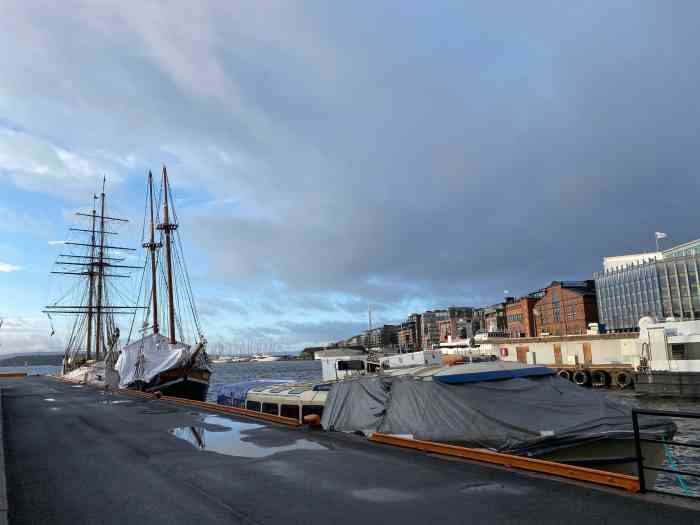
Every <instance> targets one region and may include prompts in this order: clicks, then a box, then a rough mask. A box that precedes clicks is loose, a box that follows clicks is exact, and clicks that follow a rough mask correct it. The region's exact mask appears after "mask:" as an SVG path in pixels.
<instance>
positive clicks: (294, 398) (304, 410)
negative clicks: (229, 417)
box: [245, 384, 328, 423]
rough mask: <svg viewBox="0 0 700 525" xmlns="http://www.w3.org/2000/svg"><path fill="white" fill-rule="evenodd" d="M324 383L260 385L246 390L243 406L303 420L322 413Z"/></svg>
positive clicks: (325, 391)
mask: <svg viewBox="0 0 700 525" xmlns="http://www.w3.org/2000/svg"><path fill="white" fill-rule="evenodd" d="M323 387H324V385H313V384H281V385H279V384H278V385H261V386H256V387H253V388H251V389H250V390H248V393H247V395H246V401H245V408H246V409H247V410H252V411H254V412H262V413H265V414H271V415H273V416H282V417H289V418H292V419H296V420H298V421H299V422H300V423H302V422H303V420H304V417H305V416H308V415H311V414H316V415H318V416H321V415H322V414H323V405H324V404H325V402H326V396H327V395H328V392H327V390H321V388H323Z"/></svg>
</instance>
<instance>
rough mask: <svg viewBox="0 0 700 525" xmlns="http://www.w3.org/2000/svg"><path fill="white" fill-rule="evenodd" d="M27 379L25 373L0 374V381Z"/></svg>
mask: <svg viewBox="0 0 700 525" xmlns="http://www.w3.org/2000/svg"><path fill="white" fill-rule="evenodd" d="M23 377H27V373H26V372H3V373H1V374H0V379H21V378H23Z"/></svg>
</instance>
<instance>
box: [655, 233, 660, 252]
mask: <svg viewBox="0 0 700 525" xmlns="http://www.w3.org/2000/svg"><path fill="white" fill-rule="evenodd" d="M654 239H656V252H657V253H658V252H659V236H658V235H656V234H654Z"/></svg>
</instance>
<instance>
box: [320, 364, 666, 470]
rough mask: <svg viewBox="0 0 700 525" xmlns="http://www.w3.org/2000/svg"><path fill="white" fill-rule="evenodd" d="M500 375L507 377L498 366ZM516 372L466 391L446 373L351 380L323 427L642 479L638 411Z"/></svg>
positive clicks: (655, 421) (653, 425)
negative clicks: (637, 454) (638, 470)
mask: <svg viewBox="0 0 700 525" xmlns="http://www.w3.org/2000/svg"><path fill="white" fill-rule="evenodd" d="M478 365H479V369H480V371H479V372H478V373H483V372H484V370H483V369H482V368H483V366H482V364H481V363H479V364H478ZM483 365H485V364H483ZM465 366H466V367H468V366H470V365H465ZM493 368H494V371H498V370H502V369H501V368H500V367H499V365H498V364H496V363H494V365H493ZM515 368H516V369H519V370H520V372H518V371H516V372H515V374H516V377H511V378H507V379H500V378H494V379H493V380H484V381H476V382H469V381H466V382H464V383H461V384H456V383H452V384H450V383H444V382H441V381H440V380H439V377H440V375H439V374H441V373H443V371H445V370H446V369H444V368H443V369H437V370H434V371H432V372H430V373H426V372H425V371H424V372H423V374H422V375H413V374H403V375H396V376H364V377H360V378H356V379H347V380H344V381H341V382H338V383H336V384H334V385H333V387H332V388H331V390H330V392H329V395H328V398H327V400H326V403H325V407H324V411H323V417H322V420H321V424H322V426H323V428H324V429H325V430H336V431H348V432H357V431H361V432H364V433H365V434H370V433H372V432H381V433H386V434H394V435H403V436H410V437H412V438H414V439H420V440H426V441H438V442H446V443H453V444H460V445H464V446H468V447H474V448H486V449H490V450H495V451H499V452H506V453H513V454H519V455H527V456H533V457H542V458H549V459H557V460H559V461H564V462H571V463H579V464H586V465H588V466H598V467H600V468H605V469H608V470H614V471H620V472H628V473H635V474H636V464H635V462H634V461H635V454H634V439H633V429H632V417H631V407H629V406H628V405H626V404H623V403H621V402H619V401H616V400H613V399H611V398H610V397H609V396H607V395H605V394H604V393H602V392H596V391H592V390H588V389H584V388H580V387H578V386H576V385H574V384H572V383H571V382H569V381H566V380H564V379H561V378H559V377H557V376H555V375H552V374H544V373H542V374H541V375H540V374H537V373H536V374H534V375H530V376H528V377H522V375H523V374H526V373H527V372H526V370H525V368H527V367H524V366H523V367H522V368H519V367H515ZM455 372H456V373H457V374H454V375H458V374H466V373H467V371H466V370H461V371H460V370H457V371H455ZM444 373H445V374H447V373H448V372H444ZM518 374H520V375H521V376H520V377H517V375H518ZM496 375H497V376H500V374H496ZM640 425H641V431H642V433H643V434H644V436H645V437H655V438H657V439H670V438H672V436H673V434H674V433H675V429H676V427H675V425H674V424H673V422H671V421H670V420H668V419H659V418H648V419H644V420H640ZM647 445H649V447H650V448H649V450H648V451H647V452H648V453H649V454H651V455H653V456H654V457H657V458H659V457H661V454H662V452H663V451H662V449H661V447H655V446H654V445H656V444H654V443H650V444H645V446H647ZM652 449H653V450H652ZM657 449H658V450H657Z"/></svg>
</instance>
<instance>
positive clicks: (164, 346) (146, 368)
mask: <svg viewBox="0 0 700 525" xmlns="http://www.w3.org/2000/svg"><path fill="white" fill-rule="evenodd" d="M139 355H143V370H142V371H139V370H137V364H138V361H139ZM189 359H190V347H189V345H186V344H184V343H176V344H174V345H171V344H170V343H169V341H168V338H167V337H165V336H163V335H161V334H153V335H149V336H146V337H144V338H143V339H139V340H138V341H134V342H133V343H131V344H128V345H126V346H125V347H124V348H122V352H121V355H120V356H119V359H117V364H116V365H114V367H115V368H116V370H117V372H119V386H120V387H121V388H126V387H127V386H128V385H130V384H131V383H133V382H134V381H136V380H137V379H138V380H142V381H145V382H146V383H148V382H149V381H150V380H151V379H153V378H154V377H155V376H157V375H158V374H160V373H161V372H164V371H166V370H170V369H171V368H177V367H178V366H184V365H186V364H187V363H188V362H189ZM139 372H140V373H139Z"/></svg>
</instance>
